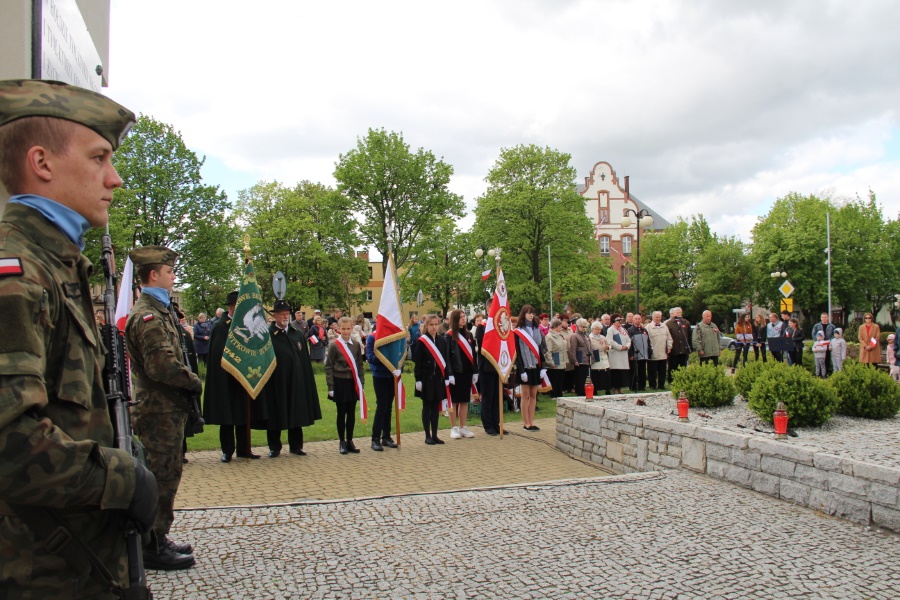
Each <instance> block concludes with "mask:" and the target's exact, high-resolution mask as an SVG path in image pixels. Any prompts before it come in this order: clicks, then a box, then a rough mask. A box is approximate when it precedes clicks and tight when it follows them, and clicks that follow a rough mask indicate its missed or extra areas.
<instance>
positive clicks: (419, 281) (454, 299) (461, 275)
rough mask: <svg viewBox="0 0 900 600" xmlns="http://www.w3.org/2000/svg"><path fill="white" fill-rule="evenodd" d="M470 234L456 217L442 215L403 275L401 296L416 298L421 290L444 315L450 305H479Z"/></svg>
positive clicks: (475, 268) (479, 279) (476, 268)
mask: <svg viewBox="0 0 900 600" xmlns="http://www.w3.org/2000/svg"><path fill="white" fill-rule="evenodd" d="M470 238H471V235H470V234H469V233H466V232H460V231H459V229H458V228H457V227H456V223H455V221H453V220H451V219H442V220H441V222H440V223H439V225H438V228H437V231H436V232H435V233H434V235H432V236H431V237H430V238H428V240H427V242H426V244H425V245H424V246H423V248H422V251H420V252H419V259H418V260H417V261H416V263H415V264H414V265H412V266H411V267H410V268H409V272H408V273H407V276H406V277H405V278H404V279H403V284H402V290H401V292H402V296H403V297H404V298H413V297H415V296H416V294H417V293H418V290H422V293H423V295H425V296H427V297H428V298H430V299H431V301H432V302H434V303H435V304H436V305H437V306H439V307H440V308H441V314H442V315H446V314H447V313H448V312H450V310H451V308H455V307H462V306H469V305H471V304H475V305H479V304H480V303H481V302H482V296H481V294H482V292H481V289H482V287H481V278H480V277H479V272H478V267H477V266H475V256H474V253H473V252H474V250H473V248H474V246H473V245H472V243H471V240H470ZM476 282H477V283H476Z"/></svg>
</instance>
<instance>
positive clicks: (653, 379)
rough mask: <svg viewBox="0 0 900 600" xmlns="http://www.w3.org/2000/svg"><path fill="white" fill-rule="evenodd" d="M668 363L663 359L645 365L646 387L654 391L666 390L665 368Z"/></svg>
mask: <svg viewBox="0 0 900 600" xmlns="http://www.w3.org/2000/svg"><path fill="white" fill-rule="evenodd" d="M667 367H668V361H667V360H666V359H665V358H661V359H660V360H651V361H649V362H648V363H647V385H648V386H650V387H651V388H653V389H655V390H663V389H665V388H666V368H667Z"/></svg>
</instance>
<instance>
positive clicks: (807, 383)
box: [748, 363, 838, 427]
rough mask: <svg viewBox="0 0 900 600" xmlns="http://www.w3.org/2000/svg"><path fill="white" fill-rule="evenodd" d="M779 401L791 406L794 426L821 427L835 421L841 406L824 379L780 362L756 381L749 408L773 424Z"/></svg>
mask: <svg viewBox="0 0 900 600" xmlns="http://www.w3.org/2000/svg"><path fill="white" fill-rule="evenodd" d="M779 400H781V401H782V402H784V404H785V406H786V407H787V412H788V417H789V419H790V420H789V421H788V424H789V425H790V426H791V427H818V426H819V425H821V424H822V423H825V422H826V421H828V419H830V418H831V416H832V415H833V414H834V411H835V409H836V408H837V404H838V398H837V394H836V393H835V392H834V389H832V387H831V386H830V385H828V384H827V383H826V382H825V381H824V380H822V379H817V378H816V377H815V376H814V375H813V374H812V373H810V372H809V371H807V370H806V369H800V368H797V367H788V366H787V365H784V364H780V363H776V364H775V365H773V366H772V367H770V368H768V369H765V370H764V371H763V373H762V374H761V375H760V376H759V377H757V378H756V381H755V382H754V383H753V387H752V388H751V389H750V398H749V404H748V406H749V408H750V410H752V411H753V412H754V413H756V415H757V416H758V417H759V418H760V419H763V420H764V421H768V422H769V423H771V422H772V414H773V413H774V412H775V407H776V406H778V401H779Z"/></svg>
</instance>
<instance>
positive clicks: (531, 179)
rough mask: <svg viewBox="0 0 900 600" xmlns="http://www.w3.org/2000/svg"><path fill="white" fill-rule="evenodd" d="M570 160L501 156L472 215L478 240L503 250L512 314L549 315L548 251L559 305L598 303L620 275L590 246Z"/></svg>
mask: <svg viewBox="0 0 900 600" xmlns="http://www.w3.org/2000/svg"><path fill="white" fill-rule="evenodd" d="M570 160H571V156H570V155H568V154H565V153H563V152H559V151H558V150H554V149H551V148H540V147H538V146H535V145H529V146H524V145H520V146H516V147H514V148H504V149H503V150H501V152H500V157H499V158H498V159H497V162H496V163H495V164H494V166H493V167H492V168H491V170H490V172H489V173H488V176H487V177H486V178H485V180H486V181H487V183H488V189H487V191H486V192H485V194H484V196H482V197H481V198H479V199H478V205H477V207H476V208H475V224H474V226H473V229H472V232H473V239H474V242H475V243H479V244H481V245H483V246H484V247H486V248H493V247H500V248H501V249H502V253H501V258H502V263H501V264H502V267H503V271H504V275H505V277H506V284H507V288H508V289H509V292H510V297H511V299H512V302H513V308H515V307H516V306H521V305H523V304H525V303H528V304H532V305H533V306H535V307H540V308H547V309H549V293H550V290H549V281H548V277H549V267H548V260H547V248H548V247H549V248H550V253H551V260H552V266H553V272H554V274H555V277H554V278H553V287H554V290H553V293H554V296H555V298H554V304H557V303H558V305H559V306H562V305H563V303H564V302H565V301H566V300H568V299H573V300H574V299H586V298H592V299H596V298H597V296H598V295H599V294H601V293H603V292H607V291H609V290H610V289H612V286H613V284H614V283H615V279H616V275H615V273H614V272H613V271H612V270H611V269H610V267H609V263H608V261H607V260H606V259H603V258H601V257H600V249H599V246H598V244H597V243H596V242H595V240H594V238H593V226H592V224H591V221H590V219H588V217H587V215H586V214H585V210H584V199H583V198H582V197H581V196H580V195H579V194H578V193H577V192H576V190H575V188H574V186H573V185H572V181H574V180H575V175H576V172H575V169H574V168H573V167H571V166H570V165H569V161H570Z"/></svg>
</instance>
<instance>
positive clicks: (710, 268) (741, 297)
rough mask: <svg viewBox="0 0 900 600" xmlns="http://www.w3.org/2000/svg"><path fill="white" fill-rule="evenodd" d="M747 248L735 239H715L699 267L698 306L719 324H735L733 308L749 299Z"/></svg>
mask: <svg viewBox="0 0 900 600" xmlns="http://www.w3.org/2000/svg"><path fill="white" fill-rule="evenodd" d="M749 264H750V257H749V253H748V249H747V248H746V247H745V245H744V244H743V243H742V242H741V241H740V240H739V239H737V238H735V237H722V238H719V237H718V236H715V235H714V236H713V238H712V239H711V240H710V241H708V242H707V243H706V246H705V248H704V249H703V251H702V254H701V255H700V258H699V260H698V261H697V264H696V269H697V286H696V288H695V291H696V295H695V298H694V300H695V305H696V306H697V308H698V309H700V308H702V309H704V310H710V311H712V313H713V318H714V319H715V320H716V322H717V323H722V322H726V321H728V322H734V313H733V312H732V309H735V308H740V307H741V306H742V305H743V304H744V303H745V301H746V300H747V299H748V298H749V297H750V294H751V291H752V287H753V285H752V274H751V272H750V267H749Z"/></svg>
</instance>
